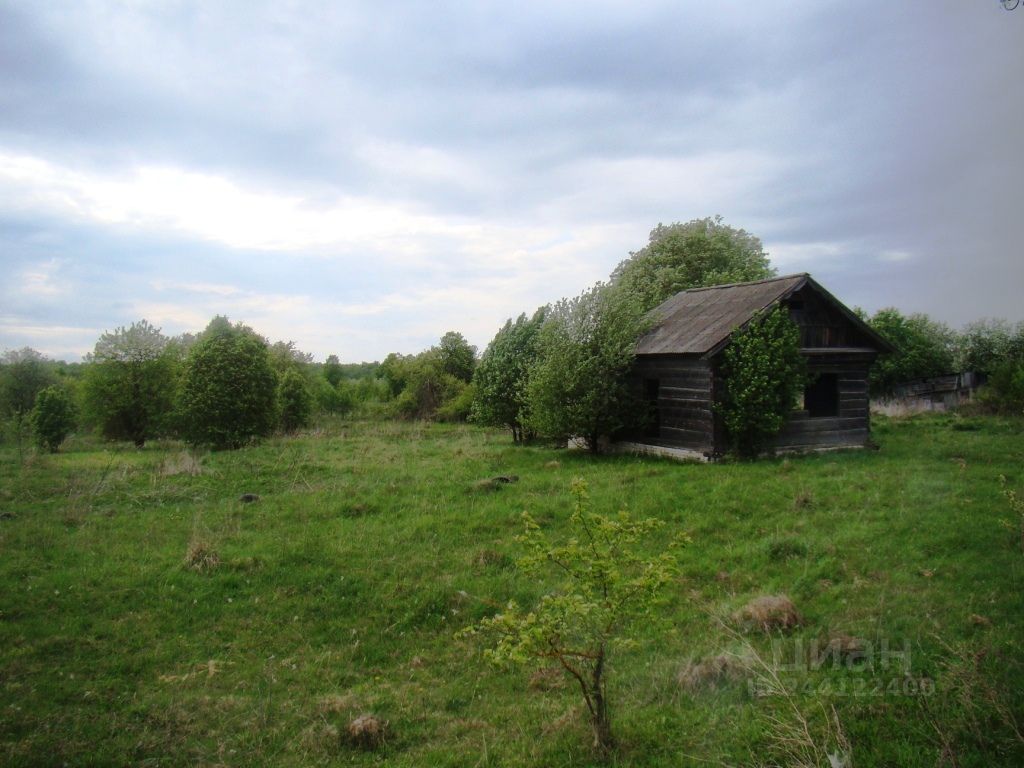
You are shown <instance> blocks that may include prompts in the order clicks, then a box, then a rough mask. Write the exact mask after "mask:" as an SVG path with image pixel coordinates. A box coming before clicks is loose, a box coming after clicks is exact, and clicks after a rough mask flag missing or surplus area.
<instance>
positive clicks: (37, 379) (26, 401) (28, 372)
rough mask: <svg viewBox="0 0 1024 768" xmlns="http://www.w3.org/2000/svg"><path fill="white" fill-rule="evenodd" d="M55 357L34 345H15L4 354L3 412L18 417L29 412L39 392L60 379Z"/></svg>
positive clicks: (0, 378) (0, 377)
mask: <svg viewBox="0 0 1024 768" xmlns="http://www.w3.org/2000/svg"><path fill="white" fill-rule="evenodd" d="M52 368H53V363H52V361H50V360H48V359H47V358H45V357H44V356H43V355H41V354H39V353H38V352H36V351H35V350H34V349H31V348H30V347H24V348H22V349H11V350H7V351H6V352H4V354H3V356H2V357H0V414H2V415H3V416H8V417H14V418H15V419H16V420H17V421H19V423H20V421H21V419H22V418H24V417H25V416H27V415H28V414H29V413H30V412H31V411H32V407H33V406H34V405H35V402H36V395H37V394H38V393H39V392H40V391H42V390H43V389H45V388H46V387H49V386H52V385H53V384H55V383H56V376H54V373H53V370H52Z"/></svg>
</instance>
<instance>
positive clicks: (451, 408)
mask: <svg viewBox="0 0 1024 768" xmlns="http://www.w3.org/2000/svg"><path fill="white" fill-rule="evenodd" d="M475 365H476V348H475V347H472V346H470V345H469V344H467V343H466V340H465V339H464V338H463V337H462V334H459V333H455V332H454V331H451V332H449V333H446V334H445V335H444V338H442V339H441V343H440V344H439V345H438V346H434V347H431V348H430V349H428V350H425V351H423V352H421V353H419V354H418V355H401V354H398V353H394V352H393V353H391V354H390V355H388V356H387V357H386V358H384V362H383V363H381V364H380V368H379V371H380V374H381V377H382V378H383V380H384V381H385V382H386V383H387V385H388V389H389V391H390V394H391V396H392V397H394V398H395V402H394V408H393V413H394V415H397V416H400V417H402V418H406V419H433V418H442V419H443V420H446V421H461V420H464V419H465V418H466V417H467V416H468V413H469V407H470V405H471V400H466V398H472V390H471V389H468V387H467V384H468V382H469V381H470V380H471V379H472V378H473V368H474V366H475ZM456 401H458V402H456ZM442 411H443V413H442Z"/></svg>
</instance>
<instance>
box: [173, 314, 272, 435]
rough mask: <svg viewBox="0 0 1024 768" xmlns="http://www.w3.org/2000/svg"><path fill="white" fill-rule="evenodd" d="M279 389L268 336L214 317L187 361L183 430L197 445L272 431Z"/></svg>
mask: <svg viewBox="0 0 1024 768" xmlns="http://www.w3.org/2000/svg"><path fill="white" fill-rule="evenodd" d="M276 392H277V381H276V378H275V376H274V371H273V369H272V368H271V367H270V359H269V356H268V354H267V343H266V341H264V340H263V339H262V338H261V337H260V336H257V335H256V333H255V332H253V331H252V329H250V328H247V327H246V326H243V325H242V324H240V323H239V324H237V325H231V324H230V323H228V322H227V319H226V318H214V321H213V322H211V323H210V326H209V327H208V328H207V329H206V330H205V331H204V332H203V334H202V335H201V337H200V339H199V340H198V341H197V342H196V344H195V345H194V346H193V347H192V350H191V352H190V353H189V356H188V361H187V363H186V365H185V373H184V376H183V379H182V386H181V390H180V393H179V398H178V411H179V414H180V417H181V429H182V434H183V436H184V438H185V439H186V440H187V441H188V442H189V443H192V444H193V445H209V446H211V447H213V448H217V449H221V448H239V447H241V446H243V445H245V444H246V443H248V442H250V441H252V440H253V438H256V437H261V436H265V435H268V434H270V433H271V432H272V431H273V429H274V426H275V424H276V422H277V414H276V408H275V406H276Z"/></svg>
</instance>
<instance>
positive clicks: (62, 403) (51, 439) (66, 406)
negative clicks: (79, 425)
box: [31, 387, 75, 453]
mask: <svg viewBox="0 0 1024 768" xmlns="http://www.w3.org/2000/svg"><path fill="white" fill-rule="evenodd" d="M31 420H32V434H33V435H34V436H35V440H36V444H37V445H38V446H39V447H40V448H43V449H45V450H47V451H49V452H50V453H56V452H57V450H58V449H59V448H60V445H61V443H63V442H64V440H65V439H66V438H67V436H68V435H70V434H71V430H72V429H74V428H75V406H74V404H73V403H72V402H71V397H70V396H69V395H68V393H67V392H66V391H65V390H64V389H62V388H61V387H47V388H46V389H43V390H41V391H40V392H39V394H38V395H36V404H35V406H34V407H33V408H32V416H31Z"/></svg>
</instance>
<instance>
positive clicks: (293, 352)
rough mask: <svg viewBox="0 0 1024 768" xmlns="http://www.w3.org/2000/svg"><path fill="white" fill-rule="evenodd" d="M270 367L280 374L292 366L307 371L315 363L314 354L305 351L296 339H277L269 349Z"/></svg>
mask: <svg viewBox="0 0 1024 768" xmlns="http://www.w3.org/2000/svg"><path fill="white" fill-rule="evenodd" d="M267 354H268V356H269V358H270V367H271V368H273V369H274V372H275V373H276V374H277V375H278V376H282V375H284V372H285V371H287V370H288V369H290V368H295V369H297V370H300V371H305V370H307V369H308V368H309V366H310V365H311V364H312V363H313V355H311V354H310V353H308V352H303V351H302V350H301V349H299V348H298V347H297V346H296V345H295V342H294V341H275V342H274V343H273V344H271V345H270V348H269V349H268V350H267Z"/></svg>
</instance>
